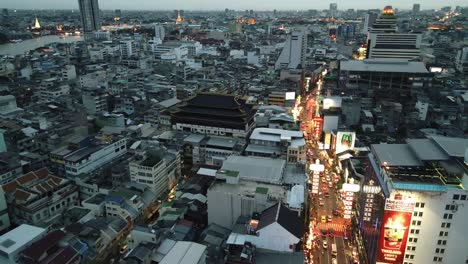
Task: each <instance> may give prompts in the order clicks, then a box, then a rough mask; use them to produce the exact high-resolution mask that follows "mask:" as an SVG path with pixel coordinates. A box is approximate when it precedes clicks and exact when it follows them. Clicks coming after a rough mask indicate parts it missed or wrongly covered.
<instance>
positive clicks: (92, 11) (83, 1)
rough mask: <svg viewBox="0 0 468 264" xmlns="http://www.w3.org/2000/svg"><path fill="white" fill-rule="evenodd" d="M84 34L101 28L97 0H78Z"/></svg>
mask: <svg viewBox="0 0 468 264" xmlns="http://www.w3.org/2000/svg"><path fill="white" fill-rule="evenodd" d="M78 5H79V6H80V14H81V25H82V26H83V32H84V33H85V36H86V35H88V34H89V33H93V32H94V31H98V30H100V29H101V19H100V14H99V4H98V0H78Z"/></svg>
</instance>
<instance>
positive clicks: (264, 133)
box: [250, 128, 305, 144]
mask: <svg viewBox="0 0 468 264" xmlns="http://www.w3.org/2000/svg"><path fill="white" fill-rule="evenodd" d="M294 138H304V134H303V133H302V131H292V130H283V129H276V128H256V129H254V131H253V132H252V135H250V140H266V141H274V142H281V140H288V139H289V140H291V139H294ZM303 143H304V144H305V141H304V142H303Z"/></svg>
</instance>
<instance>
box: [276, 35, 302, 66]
mask: <svg viewBox="0 0 468 264" xmlns="http://www.w3.org/2000/svg"><path fill="white" fill-rule="evenodd" d="M306 52H307V32H306V31H305V29H296V30H293V31H292V32H291V34H290V35H289V36H288V37H287V39H286V42H285V43H284V47H283V50H282V51H281V54H280V56H279V57H278V60H277V61H276V63H275V70H278V69H297V68H298V66H301V67H304V60H305V54H306Z"/></svg>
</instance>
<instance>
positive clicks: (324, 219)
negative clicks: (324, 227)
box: [320, 215, 327, 223]
mask: <svg viewBox="0 0 468 264" xmlns="http://www.w3.org/2000/svg"><path fill="white" fill-rule="evenodd" d="M320 221H321V222H322V223H326V222H327V218H326V217H325V216H324V215H322V217H321V218H320Z"/></svg>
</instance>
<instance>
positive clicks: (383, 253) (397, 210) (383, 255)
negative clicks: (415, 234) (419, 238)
mask: <svg viewBox="0 0 468 264" xmlns="http://www.w3.org/2000/svg"><path fill="white" fill-rule="evenodd" d="M413 208H414V203H413V202H411V201H406V200H405V199H403V198H402V197H401V196H399V195H395V199H394V200H387V201H386V202H385V211H384V215H383V222H382V228H381V230H380V239H379V247H378V250H377V264H402V263H403V259H404V256H405V250H406V241H407V240H408V233H409V229H410V225H411V216H412V212H413Z"/></svg>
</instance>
